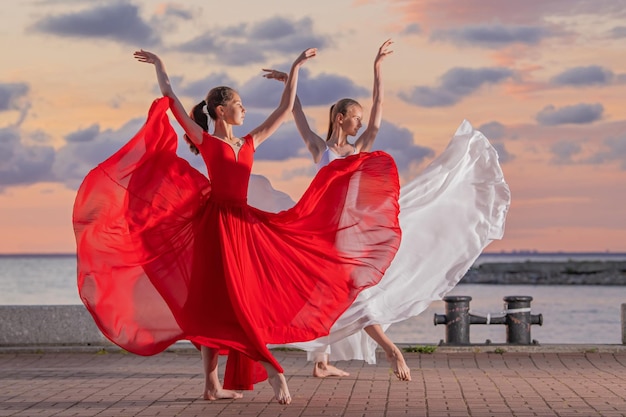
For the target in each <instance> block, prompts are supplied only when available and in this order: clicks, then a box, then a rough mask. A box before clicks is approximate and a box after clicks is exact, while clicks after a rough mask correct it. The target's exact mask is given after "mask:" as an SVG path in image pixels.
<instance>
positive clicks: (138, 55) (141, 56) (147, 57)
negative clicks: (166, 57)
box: [133, 49, 161, 64]
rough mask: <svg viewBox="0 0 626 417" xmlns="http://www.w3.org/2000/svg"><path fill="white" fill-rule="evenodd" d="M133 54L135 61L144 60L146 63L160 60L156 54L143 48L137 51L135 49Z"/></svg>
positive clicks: (154, 62)
mask: <svg viewBox="0 0 626 417" xmlns="http://www.w3.org/2000/svg"><path fill="white" fill-rule="evenodd" d="M133 56H134V57H135V59H136V60H137V61H139V62H145V63H147V64H156V63H157V62H159V61H160V60H161V59H160V58H159V57H158V56H157V55H156V54H153V53H152V52H148V51H144V50H143V49H141V50H139V51H135V53H134V54H133Z"/></svg>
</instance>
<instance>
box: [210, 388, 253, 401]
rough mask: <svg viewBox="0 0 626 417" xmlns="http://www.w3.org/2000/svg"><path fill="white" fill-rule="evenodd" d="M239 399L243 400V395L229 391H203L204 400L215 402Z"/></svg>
mask: <svg viewBox="0 0 626 417" xmlns="http://www.w3.org/2000/svg"><path fill="white" fill-rule="evenodd" d="M239 398H243V395H242V394H241V393H239V392H237V391H232V390H229V389H223V388H221V387H220V388H218V389H208V388H207V389H205V390H204V399H205V400H209V401H215V400H237V399H239Z"/></svg>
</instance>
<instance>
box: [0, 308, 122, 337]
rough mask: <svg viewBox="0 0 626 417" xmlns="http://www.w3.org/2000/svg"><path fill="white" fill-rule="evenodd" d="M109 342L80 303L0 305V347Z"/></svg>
mask: <svg viewBox="0 0 626 417" xmlns="http://www.w3.org/2000/svg"><path fill="white" fill-rule="evenodd" d="M50 345H55V346H77V345H82V346H94V345H99V346H103V345H109V346H110V345H112V343H111V342H109V341H108V340H107V339H106V338H105V337H104V336H103V335H102V333H101V332H100V330H99V329H98V327H97V326H96V324H95V323H94V321H93V319H92V318H91V315H90V314H89V312H88V311H87V309H86V308H85V307H84V306H82V305H34V306H20V305H9V306H6V305H5V306H0V347H6V346H50Z"/></svg>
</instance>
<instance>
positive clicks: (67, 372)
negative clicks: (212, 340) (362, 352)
mask: <svg viewBox="0 0 626 417" xmlns="http://www.w3.org/2000/svg"><path fill="white" fill-rule="evenodd" d="M489 350H490V351H489ZM275 354H276V356H277V358H278V359H279V361H280V362H281V363H282V365H283V366H284V368H285V374H286V376H287V378H288V383H289V387H290V390H291V394H292V397H293V403H292V404H291V405H288V406H285V405H280V404H278V403H276V402H275V401H273V400H272V390H271V388H270V386H269V384H267V382H263V383H261V384H258V385H257V386H256V387H255V390H254V391H249V392H245V393H244V398H243V399H240V400H228V401H214V402H210V401H204V400H202V399H201V393H202V386H203V376H202V363H201V360H200V357H199V354H198V353H197V352H195V351H193V350H180V351H169V352H164V353H162V354H159V355H156V356H153V357H140V356H136V355H132V354H127V353H124V352H121V351H119V350H118V351H115V350H111V349H108V350H102V351H100V352H98V351H96V350H92V351H76V350H72V351H67V352H63V351H62V350H60V351H50V350H46V351H41V352H37V351H32V352H28V351H19V350H14V351H10V350H9V351H7V350H5V351H0V416H31V417H35V416H79V417H88V416H103V417H104V416H143V417H147V416H189V417H191V416H267V417H276V416H285V417H287V416H294V417H295V416H300V417H313V416H346V417H364V416H368V417H369V416H371V417H380V416H386V417H393V416H432V417H435V416H437V417H440V416H458V417H462V416H474V417H482V416H498V417H499V416H518V417H530V416H542V417H543V416H581V417H582V416H584V417H589V416H626V350H624V349H617V348H616V349H614V350H611V349H602V348H597V347H590V348H578V349H576V348H575V349H558V348H554V347H553V348H552V349H541V348H535V349H527V350H523V349H522V350H515V349H509V348H507V347H503V348H501V349H498V348H495V347H491V348H489V349H478V348H472V347H468V348H466V349H457V350H452V349H447V350H446V349H441V348H438V349H437V351H436V352H435V353H431V354H427V353H407V354H406V359H407V362H408V364H409V366H410V368H411V372H412V376H413V380H412V381H411V382H401V381H398V380H396V378H395V377H394V376H393V374H392V373H391V372H390V371H389V369H388V367H387V364H386V361H385V360H384V359H383V358H382V357H380V358H379V363H378V365H367V364H364V363H363V362H361V361H351V362H341V363H338V365H339V366H341V367H342V368H344V369H346V370H347V371H349V372H350V374H351V375H350V376H349V377H344V378H326V379H316V378H313V377H312V376H311V364H310V363H307V362H306V355H305V354H304V353H302V352H297V351H276V352H275ZM221 369H223V362H222V364H221Z"/></svg>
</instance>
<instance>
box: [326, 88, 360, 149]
mask: <svg viewBox="0 0 626 417" xmlns="http://www.w3.org/2000/svg"><path fill="white" fill-rule="evenodd" d="M351 106H361V105H360V104H359V102H358V101H356V100H353V99H351V98H342V99H341V100H339V101H338V102H336V103H335V104H333V105H332V106H330V114H329V121H328V133H327V134H326V140H329V139H330V135H331V134H332V133H333V122H334V121H335V118H336V117H337V115H338V114H339V113H341V114H343V115H344V116H345V115H346V113H348V109H349V108H350V107H351Z"/></svg>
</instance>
